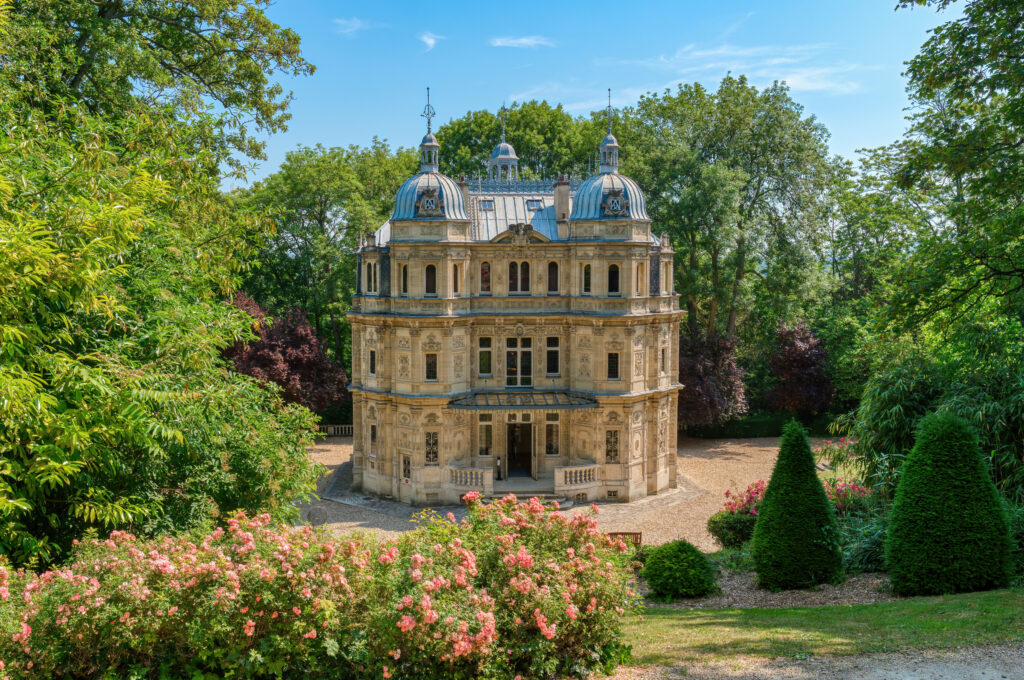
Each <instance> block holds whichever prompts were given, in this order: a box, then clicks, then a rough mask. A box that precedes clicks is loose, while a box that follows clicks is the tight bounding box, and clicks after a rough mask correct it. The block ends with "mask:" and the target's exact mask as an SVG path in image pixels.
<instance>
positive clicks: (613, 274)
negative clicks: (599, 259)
mask: <svg viewBox="0 0 1024 680" xmlns="http://www.w3.org/2000/svg"><path fill="white" fill-rule="evenodd" d="M618 292H619V265H617V264H613V265H611V266H609V267H608V294H609V295H610V294H612V293H618Z"/></svg>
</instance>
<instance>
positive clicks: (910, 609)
mask: <svg viewBox="0 0 1024 680" xmlns="http://www.w3.org/2000/svg"><path fill="white" fill-rule="evenodd" d="M1015 641H1024V589H1021V588H1016V589H1013V590H997V591H989V592H984V593H968V594H964V595H948V596H942V597H916V598H908V599H906V600H900V601H897V602H885V603H880V604H866V605H853V606H845V607H843V606H840V607H794V608H790V609H698V610H687V609H668V608H661V607H659V608H650V609H648V610H647V611H646V612H645V613H644V615H643V617H642V619H641V618H639V617H637V618H634V619H632V620H631V621H629V622H628V624H627V625H626V642H627V643H628V644H630V645H632V646H633V655H634V657H635V659H636V662H637V663H639V664H645V665H646V664H660V665H677V664H682V663H687V662H694V661H704V660H722V659H728V658H730V657H738V656H760V657H791V658H803V657H806V656H811V655H846V654H863V653H868V652H891V651H899V650H905V649H911V648H947V647H956V646H967V645H981V644H998V643H1010V642H1015Z"/></svg>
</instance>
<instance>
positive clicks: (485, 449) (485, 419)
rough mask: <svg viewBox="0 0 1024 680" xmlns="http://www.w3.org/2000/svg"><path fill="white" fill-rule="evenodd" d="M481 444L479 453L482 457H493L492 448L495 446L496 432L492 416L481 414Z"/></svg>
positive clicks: (478, 449) (478, 448)
mask: <svg viewBox="0 0 1024 680" xmlns="http://www.w3.org/2000/svg"><path fill="white" fill-rule="evenodd" d="M479 434H480V442H479V446H478V447H477V452H478V454H479V455H481V456H489V455H491V451H492V450H493V449H492V448H491V447H492V446H493V445H494V432H493V430H492V425H491V414H490V413H481V414H480V433H479Z"/></svg>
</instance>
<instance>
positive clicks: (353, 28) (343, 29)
mask: <svg viewBox="0 0 1024 680" xmlns="http://www.w3.org/2000/svg"><path fill="white" fill-rule="evenodd" d="M369 27H370V24H369V23H368V22H366V21H363V20H362V19H360V18H359V17H352V18H351V19H335V20H334V32H335V33H340V34H342V35H354V34H355V33H358V32H359V31H362V30H365V29H367V28H369Z"/></svg>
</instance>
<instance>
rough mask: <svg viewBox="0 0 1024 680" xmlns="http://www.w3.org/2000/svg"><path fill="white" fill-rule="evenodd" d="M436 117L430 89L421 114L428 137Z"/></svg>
mask: <svg viewBox="0 0 1024 680" xmlns="http://www.w3.org/2000/svg"><path fill="white" fill-rule="evenodd" d="M610 91H611V90H609V92H610ZM436 115H437V114H436V113H435V112H434V107H433V106H431V105H430V88H429V87H428V88H427V105H426V106H424V107H423V113H421V114H420V116H421V117H423V118H426V119H427V134H428V135H429V134H430V120H431V118H433V117H434V116H436ZM610 124H611V123H609V125H610ZM609 129H611V128H609Z"/></svg>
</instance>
